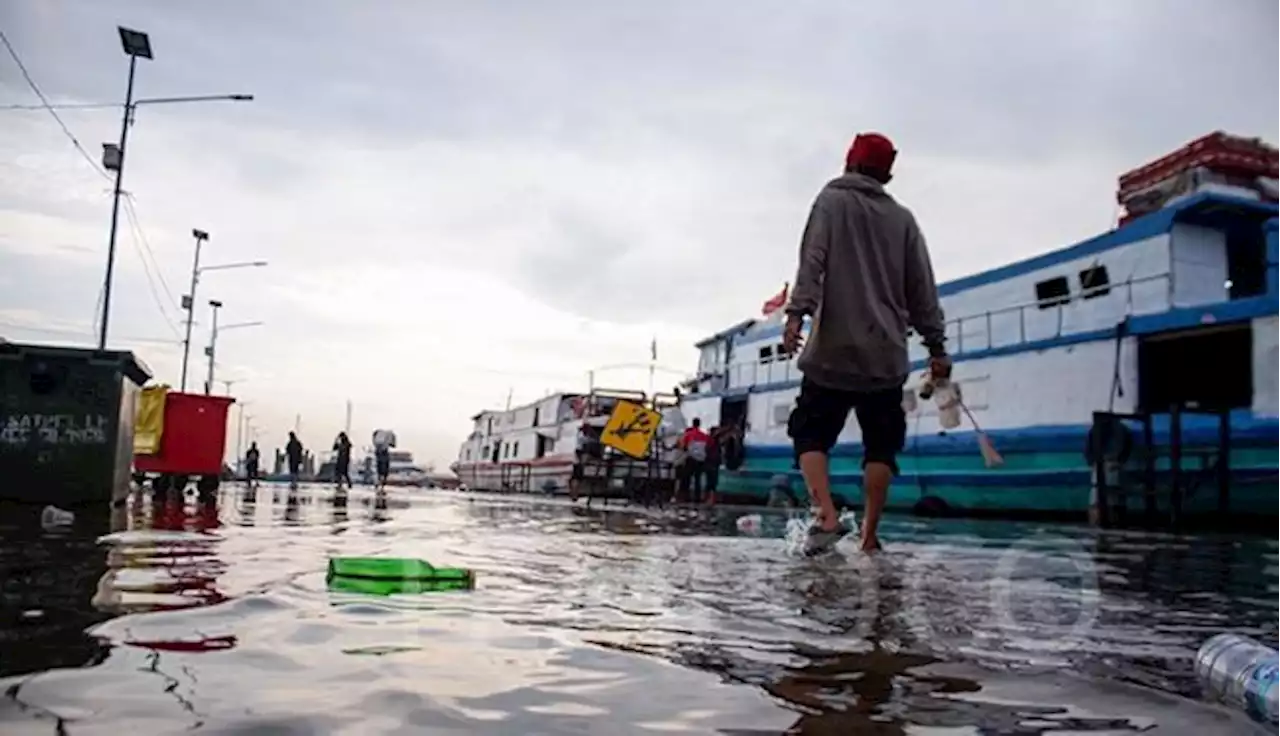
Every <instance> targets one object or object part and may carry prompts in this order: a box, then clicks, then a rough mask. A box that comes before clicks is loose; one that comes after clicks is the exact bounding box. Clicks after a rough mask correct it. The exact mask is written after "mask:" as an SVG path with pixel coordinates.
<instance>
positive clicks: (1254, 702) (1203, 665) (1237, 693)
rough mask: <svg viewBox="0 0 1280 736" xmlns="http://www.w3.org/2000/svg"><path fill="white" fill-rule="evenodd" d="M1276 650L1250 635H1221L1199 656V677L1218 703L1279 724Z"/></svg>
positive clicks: (1255, 718)
mask: <svg viewBox="0 0 1280 736" xmlns="http://www.w3.org/2000/svg"><path fill="white" fill-rule="evenodd" d="M1276 672H1277V655H1276V650H1274V649H1272V648H1271V647H1268V646H1266V645H1264V644H1260V643H1258V642H1256V641H1254V640H1253V639H1250V638H1249V637H1247V636H1240V635H1238V634H1218V635H1217V636H1215V637H1213V638H1211V639H1209V641H1207V642H1205V643H1204V645H1203V646H1201V647H1200V651H1199V652H1198V653H1197V654H1196V676H1197V677H1198V678H1199V680H1200V682H1201V684H1202V685H1204V688H1205V691H1206V692H1207V693H1208V694H1209V695H1210V697H1212V698H1214V699H1215V700H1221V701H1223V702H1226V703H1230V704H1231V705H1234V706H1235V707H1237V708H1240V709H1242V710H1244V711H1245V713H1247V714H1248V715H1249V717H1250V718H1253V719H1254V720H1257V721H1262V722H1269V723H1276V711H1277V704H1276V700H1277V693H1276Z"/></svg>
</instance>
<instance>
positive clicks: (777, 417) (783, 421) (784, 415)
mask: <svg viewBox="0 0 1280 736" xmlns="http://www.w3.org/2000/svg"><path fill="white" fill-rule="evenodd" d="M790 420H791V404H790V403H782V404H774V405H773V426H775V427H785V426H786V425H787V422H788V421H790Z"/></svg>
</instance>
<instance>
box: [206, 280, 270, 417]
mask: <svg viewBox="0 0 1280 736" xmlns="http://www.w3.org/2000/svg"><path fill="white" fill-rule="evenodd" d="M209 306H211V307H213V321H212V325H211V327H210V331H209V346H208V347H206V348H205V349H204V354H205V355H207V356H209V376H208V378H207V379H206V380H205V384H204V393H205V395H206V396H207V395H208V394H209V392H210V391H211V390H212V389H213V368H214V364H215V363H217V357H216V356H217V351H218V333H219V332H225V331H226V330H235V329H239V328H241V327H257V326H258V325H261V324H262V322H261V321H257V322H236V323H235V324H230V325H222V326H221V327H219V326H218V310H219V309H221V308H222V302H220V301H217V300H210V301H209Z"/></svg>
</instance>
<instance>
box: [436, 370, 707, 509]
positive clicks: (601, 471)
mask: <svg viewBox="0 0 1280 736" xmlns="http://www.w3.org/2000/svg"><path fill="white" fill-rule="evenodd" d="M624 400H625V401H634V402H636V403H640V404H643V405H646V406H649V407H651V408H655V409H657V410H658V411H660V412H661V413H662V424H661V427H660V429H659V432H658V436H657V439H656V440H655V443H654V451H652V452H651V453H650V457H649V458H646V459H643V460H632V459H628V458H626V457H622V456H614V455H611V454H610V453H603V455H605V456H609V457H610V460H609V461H608V463H605V462H604V461H603V460H601V461H587V462H585V463H582V464H581V465H582V467H581V468H580V470H581V472H582V474H583V476H584V482H585V483H586V484H588V485H594V486H595V489H596V490H594V491H593V492H595V493H601V492H609V491H619V492H622V491H625V490H626V486H627V484H628V483H629V482H632V481H637V480H639V479H641V478H645V479H649V480H653V481H670V479H671V475H672V473H671V469H670V450H669V449H668V447H669V445H670V444H671V443H672V441H673V438H674V437H676V436H678V434H679V433H680V432H681V431H683V430H684V423H683V422H684V419H683V416H682V415H681V413H680V411H679V409H678V408H677V407H676V402H675V397H674V396H670V397H667V396H664V395H658V396H655V397H649V396H646V395H645V394H644V393H643V392H640V391H608V390H593V391H592V392H590V393H585V394H582V393H555V394H550V395H548V396H546V397H544V398H542V399H539V400H538V401H535V402H531V403H529V404H525V405H522V406H517V407H514V408H510V409H505V410H486V411H482V412H480V413H478V414H476V415H474V416H473V417H472V418H471V419H472V422H473V425H472V430H471V434H470V435H468V436H467V439H466V441H465V442H463V443H462V447H461V448H460V449H459V451H458V459H457V461H456V462H455V463H454V464H453V465H452V466H451V470H453V471H454V473H455V474H456V475H457V477H458V480H459V482H461V483H462V484H463V485H464V486H465V487H466V488H467V489H468V490H484V491H510V492H521V493H549V494H565V493H567V492H568V489H569V480H570V478H571V477H572V475H573V472H574V466H575V464H577V456H576V449H577V443H578V434H579V429H580V428H582V427H583V426H584V425H587V426H589V427H593V428H595V429H596V430H597V431H598V430H599V428H601V427H603V426H604V425H605V423H606V422H607V421H608V418H609V415H610V413H611V412H612V411H613V409H614V406H615V405H616V404H617V402H618V401H624Z"/></svg>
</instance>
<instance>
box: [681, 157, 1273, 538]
mask: <svg viewBox="0 0 1280 736" xmlns="http://www.w3.org/2000/svg"><path fill="white" fill-rule="evenodd" d="M1275 192H1276V150H1275V149H1274V148H1271V147H1269V146H1265V145H1263V144H1261V143H1260V142H1258V141H1256V140H1252V139H1241V138H1235V137H1232V136H1227V135H1225V134H1220V133H1215V134H1212V135H1210V136H1205V137H1204V138H1201V139H1198V140H1197V141H1194V142H1193V143H1191V144H1189V145H1188V146H1184V147H1183V148H1181V149H1179V150H1178V151H1175V152H1174V153H1172V154H1170V155H1168V156H1165V157H1162V158H1161V159H1159V160H1157V161H1155V162H1152V163H1151V164H1148V165H1146V166H1143V167H1140V168H1138V169H1135V170H1134V171H1132V172H1129V173H1127V174H1125V175H1123V176H1122V177H1121V182H1120V188H1119V194H1118V199H1119V200H1120V203H1121V204H1122V205H1124V206H1125V208H1126V213H1125V215H1124V217H1123V218H1122V221H1121V224H1120V225H1119V226H1118V227H1117V228H1115V229H1113V230H1111V231H1108V232H1106V233H1102V234H1100V235H1098V236H1096V237H1093V238H1090V239H1088V240H1085V241H1083V242H1080V243H1076V244H1074V245H1071V246H1068V247H1065V248H1060V249H1058V250H1054V251H1051V252H1048V253H1043V254H1040V255H1037V256H1034V257H1031V258H1027V259H1025V260H1021V261H1017V262H1014V263H1010V264H1007V265H1004V266H1001V267H998V268H993V269H990V270H987V271H984V272H981V273H976V274H973V275H970V276H966V277H963V278H960V279H957V280H955V281H951V282H949V283H945V284H942V285H940V287H939V291H940V294H941V296H942V303H943V308H944V310H945V311H946V313H947V314H948V315H954V316H953V317H951V318H950V319H949V321H948V323H947V336H948V349H949V350H950V352H951V354H952V357H953V359H954V362H955V368H954V377H955V380H956V381H957V382H958V383H959V385H960V387H961V390H962V394H963V397H964V400H965V403H966V405H967V406H968V408H969V409H970V410H971V411H972V412H973V414H974V417H975V418H976V419H977V420H978V422H979V423H980V424H981V425H982V427H983V428H984V429H985V430H987V433H988V435H989V436H990V438H991V440H992V442H993V443H994V445H995V447H996V448H997V449H998V451H999V452H1000V454H1001V455H1002V456H1003V459H1004V463H1003V465H1001V466H1000V467H997V468H990V467H987V466H986V464H985V463H984V460H983V456H982V454H981V452H980V449H979V446H978V439H977V438H978V436H977V434H976V433H975V432H974V431H972V428H971V427H968V426H962V427H961V428H958V429H957V430H953V431H941V428H940V425H939V423H938V411H937V409H936V407H935V405H934V404H933V403H931V402H928V401H924V400H921V399H920V398H919V396H918V389H919V383H920V379H921V377H922V369H923V366H924V363H925V357H926V356H925V354H924V350H923V348H922V347H921V346H920V345H918V344H912V346H911V359H912V361H913V373H912V376H911V378H910V379H909V381H908V383H907V385H906V386H905V387H904V393H903V407H904V409H905V410H906V412H907V422H908V437H907V440H906V446H905V448H904V450H903V452H902V455H901V457H900V465H901V468H902V473H901V475H900V477H899V478H897V479H896V480H895V484H894V488H893V491H892V493H891V494H890V498H889V506H890V508H897V509H901V510H915V511H917V512H921V513H924V512H928V513H958V514H967V515H982V514H996V515H1005V516H1012V515H1024V514H1052V515H1055V516H1068V517H1080V518H1083V517H1084V516H1085V515H1086V514H1088V513H1089V512H1090V511H1091V510H1095V511H1096V510H1098V509H1099V507H1102V510H1103V512H1104V513H1109V512H1110V511H1111V510H1113V509H1112V507H1115V506H1124V507H1125V508H1126V509H1128V510H1129V511H1130V513H1139V512H1140V513H1142V514H1146V515H1153V516H1154V517H1160V518H1168V517H1170V516H1179V515H1189V516H1194V515H1205V514H1218V513H1225V514H1227V515H1230V516H1234V517H1236V518H1246V517H1247V518H1258V517H1261V518H1264V519H1269V520H1270V522H1274V521H1275V518H1276V516H1277V492H1276V483H1277V434H1278V431H1280V428H1278V426H1277V403H1278V399H1277V277H1276V262H1277V256H1276V248H1277V219H1276V215H1277V209H1276V204H1275ZM771 304H772V305H773V307H774V309H776V308H777V307H779V306H780V305H781V304H780V302H779V301H778V300H776V299H775V300H771ZM780 317H781V314H780V313H779V312H777V311H774V312H773V313H772V314H771V315H769V316H768V317H767V318H765V319H760V320H756V319H751V320H746V321H743V322H740V323H738V324H736V325H733V326H731V327H730V328H728V329H726V330H724V331H722V332H719V333H717V334H715V335H713V336H711V337H709V338H707V339H705V340H703V341H701V342H700V343H698V345H697V347H698V349H699V350H700V353H701V356H700V361H699V365H698V371H697V374H696V377H695V378H694V379H692V380H691V381H690V382H689V383H688V384H687V388H688V390H689V393H688V394H687V395H686V396H685V397H684V398H683V400H682V403H681V410H682V412H683V413H684V415H685V418H686V420H691V419H693V418H694V417H697V418H700V419H701V420H702V423H703V425H704V426H712V425H720V426H736V427H738V428H739V429H740V430H741V435H742V436H743V438H744V441H743V446H744V452H742V453H741V454H737V455H734V456H726V468H725V470H724V471H722V475H721V478H720V490H721V492H722V494H728V495H732V496H738V497H743V498H748V499H754V500H757V501H763V500H764V499H765V498H766V494H767V492H768V486H769V482H770V478H771V477H772V476H774V475H775V474H779V473H782V474H790V475H791V476H793V477H794V478H797V479H798V473H797V471H796V470H795V468H794V459H793V457H792V449H791V445H790V441H789V439H788V437H787V432H786V427H787V420H788V418H789V416H790V412H791V408H792V406H793V404H794V402H795V398H796V395H797V394H798V391H799V380H800V377H801V376H800V373H799V371H798V370H797V369H796V365H795V360H794V359H793V358H789V357H787V356H783V355H781V351H780V347H781V332H782V325H781V319H780ZM915 342H917V341H915V340H913V343H915ZM1104 440H1105V441H1104ZM861 454H862V448H861V444H860V433H859V430H858V427H857V423H856V420H854V418H853V417H850V420H849V423H848V424H847V425H846V427H845V430H844V432H843V434H842V435H841V438H840V442H839V444H838V445H837V447H836V448H835V449H834V451H833V453H832V466H831V467H832V474H833V476H832V481H833V486H834V490H835V492H836V493H837V494H838V495H839V496H841V497H842V498H843V499H844V500H845V501H847V502H849V503H852V504H854V505H860V504H861V496H862V491H861V482H862V477H861V466H860V461H861ZM1099 479H1101V481H1102V482H1101V483H1100V482H1099ZM1109 487H1113V490H1112V491H1111V495H1107V494H1108V488H1109ZM1135 487H1138V488H1140V490H1139V491H1138V492H1137V493H1136V495H1135V494H1134V493H1131V492H1130V493H1127V494H1126V492H1125V490H1124V489H1128V490H1129V491H1132V490H1133V489H1134V488H1135ZM1117 489H1118V490H1117ZM1122 494H1125V495H1122ZM1270 522H1268V523H1270Z"/></svg>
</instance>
